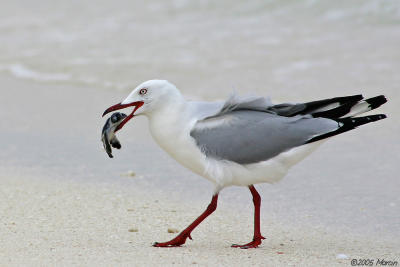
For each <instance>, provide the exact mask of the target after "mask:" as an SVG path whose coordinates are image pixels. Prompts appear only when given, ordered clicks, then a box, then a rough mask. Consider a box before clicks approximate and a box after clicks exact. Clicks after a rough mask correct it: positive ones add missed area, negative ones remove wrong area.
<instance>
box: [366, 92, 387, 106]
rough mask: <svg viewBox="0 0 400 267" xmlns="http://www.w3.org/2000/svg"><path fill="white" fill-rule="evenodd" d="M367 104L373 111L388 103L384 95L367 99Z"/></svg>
mask: <svg viewBox="0 0 400 267" xmlns="http://www.w3.org/2000/svg"><path fill="white" fill-rule="evenodd" d="M365 102H367V103H368V104H369V106H370V108H371V109H376V108H378V107H380V106H381V105H383V104H385V103H386V102H387V98H386V97H385V96H384V95H379V96H375V97H371V98H368V99H365Z"/></svg>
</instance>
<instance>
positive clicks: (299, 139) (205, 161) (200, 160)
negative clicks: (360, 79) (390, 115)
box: [103, 80, 387, 249]
mask: <svg viewBox="0 0 400 267" xmlns="http://www.w3.org/2000/svg"><path fill="white" fill-rule="evenodd" d="M386 101H387V100H386V98H385V96H383V95H380V96H376V97H372V98H369V99H364V98H363V96H362V95H352V96H344V97H335V98H330V99H324V100H318V101H313V102H305V103H296V104H291V103H283V104H273V103H272V102H271V100H270V99H269V98H265V97H256V96H251V97H238V96H237V95H231V96H230V97H229V98H228V99H227V100H226V101H216V102H199V101H187V100H185V98H184V96H183V95H182V94H181V93H180V91H179V90H178V89H177V87H176V86H175V85H173V84H172V83H170V82H168V81H166V80H149V81H146V82H144V83H142V84H140V85H139V86H137V87H136V88H135V89H134V90H133V91H132V92H131V93H130V94H129V95H128V97H127V98H126V99H125V100H123V101H122V102H121V103H119V104H116V105H113V106H111V107H110V108H108V109H107V110H106V111H105V112H104V113H103V116H104V115H106V114H107V113H109V112H112V111H115V110H120V109H125V108H128V107H133V110H132V112H131V113H130V115H128V116H127V117H126V118H125V119H124V120H123V121H122V122H121V123H120V124H119V125H118V127H117V129H116V131H118V130H120V129H122V127H123V126H124V125H125V124H126V123H127V122H128V121H129V120H130V119H132V118H133V117H134V116H139V115H144V116H146V117H147V118H148V120H149V128H150V133H151V135H152V137H153V139H154V140H155V141H156V143H158V145H159V146H160V147H161V148H162V149H164V150H165V151H166V152H167V153H168V154H169V155H170V156H171V157H172V158H174V159H175V160H176V161H177V162H179V163H180V164H182V165H183V166H184V167H186V168H188V169H190V170H191V171H193V172H194V173H196V174H198V175H200V176H202V177H204V178H206V179H207V180H209V181H210V182H211V183H212V184H213V185H214V193H213V196H212V199H211V203H210V204H209V205H208V207H207V208H206V210H205V211H204V212H203V213H202V214H201V215H200V216H199V217H198V218H197V219H196V220H195V221H194V222H193V223H192V224H190V225H189V226H188V227H187V228H186V229H184V230H183V231H182V232H180V233H179V234H178V235H177V236H176V237H175V238H173V239H172V240H170V241H167V242H162V243H158V242H156V243H154V244H153V246H154V247H179V246H181V245H183V244H185V242H186V240H187V238H189V239H192V237H191V233H192V231H193V230H194V229H195V228H196V227H197V226H198V225H199V224H200V223H201V222H202V221H203V220H204V219H205V218H207V217H208V216H209V215H210V214H211V213H213V212H214V211H215V210H216V208H217V201H218V194H219V192H220V191H221V190H222V189H223V188H225V187H228V186H245V187H248V188H249V190H250V193H251V194H252V197H253V203H254V235H253V240H252V241H251V242H249V243H247V244H243V245H235V244H234V245H232V247H237V248H242V249H248V248H257V247H258V246H259V245H260V244H261V243H262V240H263V239H265V238H264V237H263V236H262V235H261V231H260V205H261V197H260V195H259V193H258V192H257V190H256V188H255V187H254V184H259V183H275V182H277V181H279V180H280V179H282V178H283V177H284V176H285V175H286V173H287V172H288V170H289V168H290V167H292V166H293V165H294V164H296V163H298V162H299V161H301V160H302V159H304V158H305V157H306V156H308V155H309V154H310V153H311V152H313V151H314V150H315V149H316V148H317V147H318V146H319V145H321V143H322V142H324V141H326V140H327V139H329V138H331V137H333V136H335V135H338V134H342V133H344V132H347V131H350V130H353V129H355V128H356V127H358V126H360V125H363V124H367V123H370V122H374V121H378V120H381V119H384V118H386V115H384V114H376V115H368V116H363V117H357V115H359V114H361V113H364V112H368V111H370V110H373V109H375V108H378V107H379V106H381V105H382V104H384V103H386Z"/></svg>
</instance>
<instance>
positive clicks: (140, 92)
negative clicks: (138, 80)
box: [139, 88, 147, 95]
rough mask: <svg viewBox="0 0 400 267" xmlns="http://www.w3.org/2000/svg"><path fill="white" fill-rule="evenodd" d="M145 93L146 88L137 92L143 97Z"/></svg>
mask: <svg viewBox="0 0 400 267" xmlns="http://www.w3.org/2000/svg"><path fill="white" fill-rule="evenodd" d="M146 93H147V89H146V88H143V89H140V91H139V94H140V95H145V94H146Z"/></svg>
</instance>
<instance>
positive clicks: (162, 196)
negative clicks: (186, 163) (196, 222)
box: [0, 76, 400, 266]
mask: <svg viewBox="0 0 400 267" xmlns="http://www.w3.org/2000/svg"><path fill="white" fill-rule="evenodd" d="M1 81H2V84H3V86H4V85H6V86H7V87H8V88H18V90H12V91H10V93H9V94H8V97H9V99H19V101H20V104H21V105H20V106H18V107H16V106H15V105H13V104H12V103H10V102H9V101H3V99H4V98H2V107H3V108H4V109H3V110H4V112H2V115H1V116H2V118H1V119H2V121H6V120H7V118H10V117H12V114H14V112H16V111H17V109H18V110H20V111H21V110H22V111H23V114H30V115H29V116H27V117H22V116H21V117H18V118H15V120H12V121H10V120H8V121H9V122H10V124H9V126H10V127H9V128H7V129H5V130H4V132H3V134H4V135H5V136H6V137H8V139H7V140H9V143H8V145H6V146H5V148H4V150H3V152H2V153H1V160H2V161H1V163H2V164H1V165H0V182H1V189H0V194H1V199H2V201H1V202H0V212H1V224H2V227H0V235H1V237H2V239H1V242H0V265H2V266H52V265H53V266H54V265H57V266H95V265H96V266H110V265H112V266H145V265H152V266H172V265H176V266H187V265H199V266H232V265H233V266H287V265H291V266H315V265H325V266H335V265H338V266H339V265H341V266H349V264H350V261H351V259H364V258H368V259H375V260H376V259H382V258H384V259H386V260H398V255H399V253H400V250H399V240H398V238H388V237H387V236H386V237H385V236H383V237H379V235H377V234H376V235H369V234H368V235H360V234H354V232H356V231H352V229H351V226H350V229H347V230H343V229H341V230H340V228H335V227H329V225H323V224H318V223H317V224H312V223H311V224H310V223H309V222H308V225H307V222H306V223H304V221H303V222H302V220H301V217H299V220H298V221H297V220H296V219H294V220H293V219H292V223H287V222H288V220H287V219H285V218H284V217H282V218H281V217H280V216H279V213H276V214H274V211H273V209H272V210H270V208H269V206H270V204H269V202H271V199H269V197H268V196H267V195H266V196H263V199H264V203H265V205H264V206H263V208H264V209H263V211H262V212H263V215H264V216H263V218H264V219H263V222H262V232H263V234H264V235H265V236H266V237H267V240H265V242H264V243H263V245H262V246H261V247H260V248H259V249H255V250H240V249H233V248H231V247H230V245H231V244H232V243H241V242H245V241H246V242H247V241H249V240H250V238H251V234H252V208H251V206H250V199H248V196H247V195H246V194H245V192H242V193H243V195H245V196H246V197H247V198H243V197H241V196H240V195H239V194H238V195H237V198H238V199H237V201H238V202H240V201H241V199H245V200H246V202H247V204H248V206H244V207H242V208H239V210H238V209H237V208H234V207H235V206H237V205H238V204H239V206H238V207H240V203H237V202H234V201H232V198H234V197H232V194H233V195H234V194H235V191H232V190H227V191H228V192H227V194H226V195H225V196H224V194H222V198H221V201H220V205H219V207H218V209H217V212H216V213H215V214H213V215H212V216H211V217H210V218H208V219H207V220H206V221H205V222H204V223H203V224H202V225H201V226H200V227H198V229H196V230H195V231H194V232H193V234H192V235H193V239H194V241H188V242H187V243H186V245H185V246H183V247H181V248H167V249H162V248H153V247H152V246H151V244H152V243H153V242H155V241H166V240H169V239H171V238H172V236H173V235H174V234H173V233H168V229H169V228H172V229H177V230H181V229H183V228H184V227H185V226H187V224H188V223H189V222H191V221H192V220H193V219H194V218H195V217H197V216H198V214H200V213H201V212H202V210H203V209H204V208H205V207H206V205H207V204H208V201H207V200H208V198H209V193H210V192H211V190H206V191H205V190H204V189H203V190H200V191H201V192H202V195H203V196H202V197H200V198H198V199H195V198H185V196H187V194H185V193H182V194H181V192H179V191H183V190H184V189H185V190H186V191H188V192H187V193H188V194H191V193H193V194H194V195H196V194H198V193H199V192H197V193H196V188H194V189H193V190H191V189H190V187H188V185H187V184H183V185H179V184H176V185H175V186H173V187H175V188H176V190H175V191H172V190H173V189H171V187H168V186H167V187H165V188H164V191H163V190H162V189H160V187H161V188H162V184H161V183H162V182H163V183H165V177H164V178H159V179H160V180H159V179H158V178H157V176H160V174H158V175H157V174H154V176H155V177H154V179H155V180H152V177H150V176H151V175H148V177H145V178H144V177H141V176H140V175H141V174H140V173H138V174H136V176H133V177H131V176H124V175H121V174H123V173H124V171H123V170H127V168H128V167H127V166H125V165H127V164H128V162H126V161H124V160H122V159H121V160H122V163H118V162H119V161H120V160H115V161H113V162H112V163H110V165H107V162H109V161H110V160H109V159H107V157H106V155H105V153H104V152H103V151H101V149H100V148H99V147H100V142H99V140H98V139H97V137H98V135H99V133H98V132H96V133H95V134H94V136H95V137H96V138H92V137H91V135H92V133H91V131H92V130H93V129H96V130H97V129H100V128H99V127H96V124H97V123H99V121H100V118H99V121H93V120H92V119H91V116H92V115H93V116H94V113H96V112H98V111H97V108H96V107H97V104H96V105H94V104H89V105H87V106H86V107H85V105H84V103H85V102H87V100H88V99H91V97H92V95H91V89H88V90H86V91H80V90H79V89H77V88H72V87H68V90H66V87H65V86H60V85H55V86H43V85H41V84H38V83H32V82H30V81H19V80H16V79H14V78H10V77H4V76H3V77H1ZM77 92H80V93H79V95H80V96H81V97H80V98H79V99H76V100H75V102H74V103H73V104H72V106H73V107H76V108H72V109H70V108H67V107H64V108H63V107H56V106H57V103H53V104H52V103H50V102H48V99H49V98H40V97H37V96H40V95H47V96H50V99H54V100H56V99H63V101H64V102H65V103H68V102H69V101H70V100H71V102H70V103H72V99H74V97H75V96H76V94H77ZM31 95H35V96H36V97H34V99H35V101H31V99H32V97H31ZM108 97H110V96H109V93H107V92H100V93H97V98H96V99H94V100H93V101H97V102H102V101H103V102H108V101H109V99H108ZM117 97H118V95H117ZM52 105H54V106H52ZM99 105H100V106H101V103H100V104H99ZM43 107H46V108H43ZM79 107H85V108H79ZM37 109H40V110H41V114H40V115H38V114H37V113H35V110H37ZM50 110H53V111H54V112H53V113H51V112H50ZM29 112H30V113H29ZM70 112H72V113H73V115H72V116H71V113H70ZM100 113H101V112H100ZM35 114H36V115H35ZM88 114H89V115H88ZM96 115H97V117H98V116H99V114H96ZM142 124H144V126H145V121H138V122H137V123H136V124H135V126H136V127H142V126H143V125H142ZM44 125H51V126H53V127H47V128H45V129H44V128H43V126H44ZM71 125H72V129H71V128H70V127H71ZM92 127H93V129H92ZM79 129H80V130H82V134H81V135H80V136H76V131H77V130H79ZM146 131H147V130H142V131H136V136H139V137H143V138H144V141H143V140H142V141H143V142H148V141H149V140H147V139H146V137H145V135H146ZM21 136H22V138H23V139H24V140H26V141H27V143H30V144H31V146H32V147H29V146H28V147H24V144H23V142H22V141H21V139H18V138H21ZM73 136H75V138H73ZM13 138H14V139H13ZM147 138H148V137H147ZM121 139H122V140H124V137H121ZM87 140H91V141H87ZM146 140H147V141H146ZM125 143H127V144H126V146H127V147H129V146H135V144H136V143H135V142H133V143H130V142H125ZM125 143H124V144H125ZM88 144H89V145H88ZM80 149H82V150H83V151H80ZM85 149H87V150H85ZM138 149H139V151H141V149H140V147H139V148H138ZM146 149H148V148H146ZM21 150H22V151H21ZM24 150H26V151H25V152H24ZM28 150H29V151H30V152H29V151H28ZM29 153H32V155H30V154H29ZM122 153H123V150H122V151H121V154H122ZM121 154H119V155H118V157H120V158H122V156H121ZM16 155H20V156H19V157H17V156H16ZM163 157H165V155H164V156H162V155H161V158H163ZM135 159H136V157H135ZM129 160H132V158H130V159H129ZM167 163H168V164H171V165H172V167H174V166H176V163H173V162H167ZM140 164H145V163H140ZM115 165H116V166H115ZM138 170H139V172H140V168H138ZM161 170H163V169H162V168H161ZM180 172H182V171H179V170H178V171H177V172H175V174H176V175H177V176H178V177H177V178H179V175H181V174H180ZM142 173H144V172H143V171H142ZM177 178H176V179H177ZM162 179H164V181H163V180H162ZM178 180H179V179H178ZM197 180H199V181H201V179H199V178H198V177H196V181H197ZM191 182H192V181H191V180H190V179H189V181H188V183H191ZM198 186H200V188H201V187H202V184H201V183H200V184H198V185H197V187H198ZM157 187H158V189H157ZM205 189H207V187H205ZM210 189H211V188H210ZM236 192H237V191H236ZM171 195H174V197H171ZM288 201H289V202H290V201H291V200H290V198H289V199H288ZM264 203H263V204H264ZM272 204H273V202H272ZM246 207H247V208H246ZM316 207H317V206H316ZM393 208H396V207H393ZM318 209H319V208H318ZM322 209H323V207H322ZM286 213H288V215H289V217H292V218H293V217H295V216H297V213H292V214H291V213H290V210H289V211H287V212H286ZM317 214H318V212H317ZM387 219H388V220H395V218H390V217H389V218H387ZM366 223H370V222H366ZM332 224H333V225H334V224H335V223H334V222H333V223H332ZM395 229H396V228H393V231H395ZM353 230H354V228H353ZM389 231H391V230H390V229H389ZM340 254H344V255H346V256H342V257H345V259H338V257H341V256H340ZM338 255H339V256H338Z"/></svg>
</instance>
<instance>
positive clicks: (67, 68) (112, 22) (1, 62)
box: [0, 0, 400, 267]
mask: <svg viewBox="0 0 400 267" xmlns="http://www.w3.org/2000/svg"><path fill="white" fill-rule="evenodd" d="M1 7H2V8H1V9H0V122H1V123H0V140H1V146H0V148H1V149H0V225H1V226H0V266H7V267H8V266H188V265H189V266H196V265H199V266H351V263H352V260H354V259H356V260H363V259H365V260H373V261H374V263H375V266H378V264H377V262H378V260H385V261H397V262H400V239H399V233H400V194H399V188H400V179H399V167H398V165H399V162H400V155H399V151H400V142H399V136H400V135H399V133H400V124H399V123H398V122H399V121H400V106H399V104H398V103H399V102H400V91H399V84H400V75H399V70H400V53H399V43H400V27H399V25H400V4H399V1H398V0H385V1H376V0H354V1H348V0H338V1H313V0H298V1H280V0H271V1H264V0H254V1H231V0H229V1H228V0H221V1H218V2H216V1H209V0H205V1H186V0H173V1H166V0H151V1H145V2H143V1H142V2H136V1H94V0H88V1H70V0H60V1H50V0H40V1H35V2H33V1H2V6H1ZM149 79H167V80H169V81H170V82H172V83H174V84H175V85H177V87H178V88H179V89H180V90H181V92H182V93H183V95H185V96H186V97H187V98H188V99H191V100H200V101H214V100H225V99H227V97H228V96H229V95H230V94H231V93H232V92H236V93H238V94H239V95H241V96H245V95H259V96H266V97H271V99H272V102H273V103H282V102H291V103H300V102H306V101H314V100H319V99H325V98H332V97H337V96H346V95H355V94H363V95H364V96H365V97H373V96H377V95H381V94H384V95H385V96H386V97H387V98H388V100H389V101H388V103H387V104H385V105H384V106H382V107H381V108H379V110H378V111H377V112H376V113H385V114H387V116H388V118H387V119H385V120H381V121H379V122H376V123H371V124H368V125H365V126H362V127H360V128H359V129H356V130H354V131H350V132H348V133H345V134H342V135H339V136H336V137H335V138H332V139H331V140H329V141H327V142H325V143H324V144H323V145H322V146H321V147H320V148H319V149H318V150H317V151H316V152H314V153H313V154H311V155H310V156H309V157H308V158H307V159H305V160H304V161H303V162H301V163H299V164H298V165H296V166H294V167H293V168H292V169H291V170H290V172H289V173H288V175H287V176H286V177H285V178H284V179H283V180H282V181H280V182H279V183H277V184H274V185H270V184H259V185H256V188H257V190H258V192H259V193H260V195H261V197H262V206H261V232H262V234H263V235H264V236H265V237H266V238H267V239H266V240H264V242H263V244H262V245H261V246H260V248H258V249H252V250H240V249H233V248H231V247H230V245H231V244H233V243H239V244H240V243H247V242H249V241H250V239H251V237H252V231H253V204H252V201H251V195H250V194H249V192H248V189H247V188H243V187H228V188H226V189H224V190H223V191H222V192H221V193H220V196H219V202H218V208H217V210H216V212H215V213H214V214H212V216H210V217H209V218H207V219H206V220H205V221H204V222H203V223H202V224H201V225H200V226H199V227H198V228H196V229H195V230H194V231H193V233H192V237H193V239H194V240H193V241H190V240H188V241H187V243H186V244H185V245H184V246H182V247H180V248H166V249H163V248H154V247H152V243H153V242H156V241H157V242H163V241H167V240H170V239H171V238H172V237H173V236H174V235H176V233H169V232H168V230H170V232H174V231H175V230H182V229H184V228H185V227H186V226H187V225H188V224H189V223H190V222H192V221H193V220H194V219H195V218H196V217H197V216H198V215H199V214H200V213H201V212H202V211H203V210H204V209H205V208H206V207H207V205H208V203H209V202H210V199H211V195H212V192H213V186H212V185H211V184H210V183H209V182H208V181H206V180H205V179H202V178H201V177H199V176H197V175H195V174H193V173H192V172H191V171H189V170H187V169H185V168H183V167H182V166H180V165H179V164H178V163H176V162H175V161H174V160H173V159H171V158H170V157H169V156H168V155H167V154H166V153H165V152H164V151H162V150H161V149H160V148H159V147H158V146H157V145H156V144H155V142H154V141H153V140H152V137H151V135H150V133H149V130H148V123H147V120H146V118H144V117H136V118H135V119H133V120H131V121H130V122H129V123H128V124H127V125H126V126H124V128H123V130H121V131H120V132H118V139H119V140H120V141H121V143H122V149H121V150H120V151H116V150H115V151H114V152H113V154H114V158H113V159H110V158H108V156H107V154H106V153H105V151H104V149H103V148H102V144H101V142H100V134H101V129H102V127H103V124H104V122H105V120H106V118H102V117H101V114H102V113H103V112H104V110H105V109H106V108H107V107H109V106H111V105H113V104H116V103H118V102H120V101H121V100H123V99H124V98H125V97H126V96H127V95H128V94H129V93H130V92H131V90H132V89H133V88H134V87H136V85H138V84H139V83H141V82H143V81H145V80H149ZM381 265H383V264H381Z"/></svg>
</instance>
